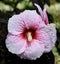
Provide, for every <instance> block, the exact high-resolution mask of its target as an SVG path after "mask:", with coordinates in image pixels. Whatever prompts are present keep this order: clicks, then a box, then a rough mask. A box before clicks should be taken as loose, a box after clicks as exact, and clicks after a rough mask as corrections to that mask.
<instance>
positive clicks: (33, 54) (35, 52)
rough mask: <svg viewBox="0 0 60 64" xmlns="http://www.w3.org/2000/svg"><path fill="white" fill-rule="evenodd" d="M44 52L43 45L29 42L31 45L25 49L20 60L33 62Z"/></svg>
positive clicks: (35, 41) (34, 41)
mask: <svg viewBox="0 0 60 64" xmlns="http://www.w3.org/2000/svg"><path fill="white" fill-rule="evenodd" d="M43 52H44V45H43V44H39V41H38V40H33V41H32V42H31V45H30V46H29V47H27V49H26V50H25V52H24V54H23V55H22V58H25V59H30V60H35V59H37V58H40V56H41V55H42V54H43Z"/></svg>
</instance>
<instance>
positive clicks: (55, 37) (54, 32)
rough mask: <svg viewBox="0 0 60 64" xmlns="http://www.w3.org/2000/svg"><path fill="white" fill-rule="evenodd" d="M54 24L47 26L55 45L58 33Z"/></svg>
mask: <svg viewBox="0 0 60 64" xmlns="http://www.w3.org/2000/svg"><path fill="white" fill-rule="evenodd" d="M52 25H54V24H53V23H51V24H49V25H47V27H46V29H47V30H46V32H47V33H48V34H49V36H50V38H51V41H52V45H53V46H55V43H56V40H57V35H56V27H55V26H52Z"/></svg>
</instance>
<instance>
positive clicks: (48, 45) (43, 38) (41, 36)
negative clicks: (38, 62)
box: [36, 27, 52, 52]
mask: <svg viewBox="0 0 60 64" xmlns="http://www.w3.org/2000/svg"><path fill="white" fill-rule="evenodd" d="M36 34H37V35H36V39H37V40H39V41H40V44H41V43H42V44H44V47H45V52H50V51H51V49H52V41H51V39H50V36H49V34H48V33H47V32H46V28H44V27H43V28H41V29H40V30H37V31H36Z"/></svg>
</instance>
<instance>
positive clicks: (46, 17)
mask: <svg viewBox="0 0 60 64" xmlns="http://www.w3.org/2000/svg"><path fill="white" fill-rule="evenodd" d="M35 6H36V7H37V8H38V11H39V13H40V15H41V17H42V20H43V21H44V22H45V24H48V16H47V13H46V8H44V9H43V11H42V9H41V7H40V6H39V5H38V4H36V3H35Z"/></svg>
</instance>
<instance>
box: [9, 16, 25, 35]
mask: <svg viewBox="0 0 60 64" xmlns="http://www.w3.org/2000/svg"><path fill="white" fill-rule="evenodd" d="M24 27H25V26H24V22H23V20H22V19H21V18H20V15H14V16H12V17H11V18H10V19H9V21H8V32H9V33H11V34H14V35H18V34H20V33H22V32H23V30H24Z"/></svg>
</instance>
